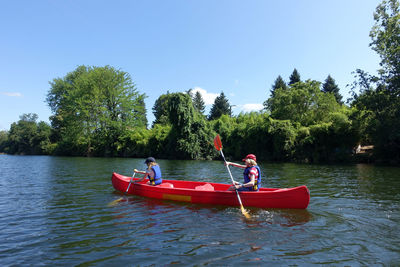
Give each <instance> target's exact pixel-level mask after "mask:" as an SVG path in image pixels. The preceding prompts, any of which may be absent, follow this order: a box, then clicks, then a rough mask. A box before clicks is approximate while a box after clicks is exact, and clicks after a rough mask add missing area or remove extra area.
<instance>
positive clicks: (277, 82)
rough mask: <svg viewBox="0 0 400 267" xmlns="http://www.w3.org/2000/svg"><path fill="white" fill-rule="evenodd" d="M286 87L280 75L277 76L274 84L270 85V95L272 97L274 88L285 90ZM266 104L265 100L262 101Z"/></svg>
mask: <svg viewBox="0 0 400 267" xmlns="http://www.w3.org/2000/svg"><path fill="white" fill-rule="evenodd" d="M287 88H288V87H287V85H286V82H285V81H284V80H283V79H282V77H281V75H279V76H278V78H276V80H275V82H274V84H273V85H272V88H271V97H274V95H275V90H277V89H283V90H286V89H287ZM265 104H266V102H264V105H265Z"/></svg>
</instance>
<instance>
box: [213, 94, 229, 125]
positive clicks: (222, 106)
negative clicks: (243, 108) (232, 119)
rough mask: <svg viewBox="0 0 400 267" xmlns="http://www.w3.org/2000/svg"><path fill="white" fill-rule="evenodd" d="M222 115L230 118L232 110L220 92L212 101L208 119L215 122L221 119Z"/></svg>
mask: <svg viewBox="0 0 400 267" xmlns="http://www.w3.org/2000/svg"><path fill="white" fill-rule="evenodd" d="M223 114H227V115H229V116H232V109H231V106H230V104H229V101H228V99H227V98H226V97H225V94H224V92H221V94H220V95H219V96H217V97H216V98H215V100H214V104H213V105H212V107H211V110H210V114H209V116H208V119H209V120H215V119H218V118H219V117H221V116H222V115H223Z"/></svg>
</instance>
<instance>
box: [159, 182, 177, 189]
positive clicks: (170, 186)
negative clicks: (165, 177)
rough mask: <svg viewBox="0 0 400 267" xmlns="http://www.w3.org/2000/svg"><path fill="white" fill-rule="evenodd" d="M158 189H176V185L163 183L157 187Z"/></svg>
mask: <svg viewBox="0 0 400 267" xmlns="http://www.w3.org/2000/svg"><path fill="white" fill-rule="evenodd" d="M157 187H166V188H174V185H173V184H171V183H162V184H159V185H157Z"/></svg>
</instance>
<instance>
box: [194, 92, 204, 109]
mask: <svg viewBox="0 0 400 267" xmlns="http://www.w3.org/2000/svg"><path fill="white" fill-rule="evenodd" d="M193 107H194V108H195V109H196V110H197V111H198V112H200V113H201V114H204V110H205V108H206V105H205V103H204V100H203V97H202V96H201V93H200V92H199V91H196V94H195V95H194V97H193Z"/></svg>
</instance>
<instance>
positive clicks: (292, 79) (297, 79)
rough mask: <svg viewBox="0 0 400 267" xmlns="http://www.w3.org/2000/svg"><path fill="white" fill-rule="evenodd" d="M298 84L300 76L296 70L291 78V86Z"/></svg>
mask: <svg viewBox="0 0 400 267" xmlns="http://www.w3.org/2000/svg"><path fill="white" fill-rule="evenodd" d="M297 82H300V74H299V72H298V71H297V69H294V70H293V72H292V74H291V75H290V77H289V85H292V84H295V83H297Z"/></svg>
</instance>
